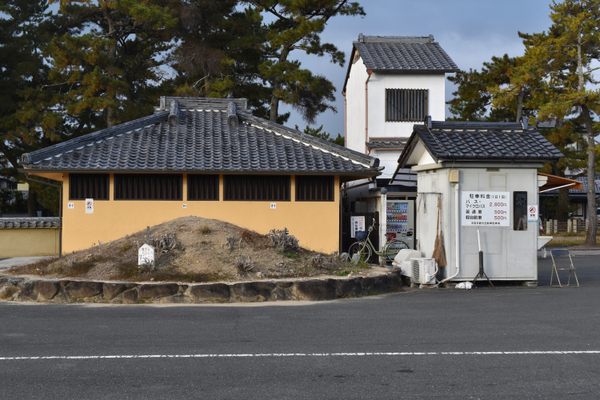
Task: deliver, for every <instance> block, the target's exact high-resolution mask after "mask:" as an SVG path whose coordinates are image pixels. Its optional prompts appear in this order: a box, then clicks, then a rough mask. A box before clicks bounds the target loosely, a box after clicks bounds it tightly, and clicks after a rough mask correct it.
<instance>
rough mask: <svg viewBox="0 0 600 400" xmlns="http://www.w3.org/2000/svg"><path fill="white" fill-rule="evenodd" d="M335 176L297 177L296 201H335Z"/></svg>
mask: <svg viewBox="0 0 600 400" xmlns="http://www.w3.org/2000/svg"><path fill="white" fill-rule="evenodd" d="M333 183H334V179H333V176H297V177H296V201H333V198H334V191H333Z"/></svg>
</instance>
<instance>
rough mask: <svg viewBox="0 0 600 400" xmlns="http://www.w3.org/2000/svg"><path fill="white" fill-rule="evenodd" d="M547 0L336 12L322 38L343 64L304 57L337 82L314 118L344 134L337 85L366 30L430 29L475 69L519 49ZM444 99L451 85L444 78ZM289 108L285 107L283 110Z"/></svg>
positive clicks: (422, 3)
mask: <svg viewBox="0 0 600 400" xmlns="http://www.w3.org/2000/svg"><path fill="white" fill-rule="evenodd" d="M550 3H551V0H362V1H361V4H362V5H363V7H364V9H365V11H366V13H367V15H366V16H365V17H364V18H358V17H336V19H334V20H332V21H331V22H330V23H329V25H328V26H327V28H326V30H325V32H324V34H323V35H322V40H323V41H327V42H331V43H334V44H335V45H337V46H338V48H339V49H340V50H342V51H344V52H345V53H346V65H345V66H344V67H343V68H342V67H339V66H336V65H333V64H331V63H330V62H329V59H327V58H325V57H322V58H319V57H307V56H305V57H302V58H301V60H302V62H303V64H304V66H305V67H306V68H309V69H310V70H312V71H314V72H319V73H320V74H322V75H325V76H326V77H327V78H328V79H330V80H331V81H332V82H333V83H334V84H335V86H336V88H337V94H336V97H337V99H336V103H335V105H336V107H337V109H338V112H337V113H333V112H327V113H323V114H321V115H320V116H319V117H318V118H317V122H316V126H319V125H321V124H323V125H324V126H325V129H326V131H328V132H330V133H331V134H332V135H333V136H335V135H337V134H338V133H342V134H343V128H344V103H343V96H342V94H341V88H342V85H343V82H344V76H345V73H346V67H347V63H348V58H349V54H350V50H351V49H352V41H353V40H356V38H357V37H358V34H359V33H364V34H365V35H395V36H397V35H403V36H404V35H406V36H426V35H429V34H432V35H434V37H435V39H436V40H437V41H438V42H439V43H440V44H441V46H442V47H443V48H444V50H446V52H447V53H448V54H449V55H450V57H452V59H453V60H454V61H455V62H456V64H458V66H459V68H461V69H463V70H466V69H469V68H476V69H479V68H480V67H481V64H482V63H483V62H484V61H487V60H489V59H490V58H491V57H492V56H493V55H502V54H504V53H508V54H509V55H519V54H521V53H522V51H523V47H522V45H521V41H520V39H519V37H518V35H517V32H519V31H521V32H527V33H532V32H540V31H543V30H545V29H547V28H548V26H549V25H550V19H549V17H548V15H549V11H550V10H549V5H550ZM447 86H448V87H447V90H446V92H447V94H446V97H447V99H450V98H451V95H452V94H451V93H452V87H450V82H447ZM288 110H289V108H287V107H283V109H282V110H281V111H282V112H285V111H288ZM296 124H297V125H298V126H299V127H300V129H302V128H304V126H305V125H306V122H305V121H303V120H302V118H301V117H300V116H299V115H298V114H297V113H295V112H294V111H292V116H291V117H290V119H289V120H288V122H287V124H286V125H288V126H290V127H293V126H294V125H296Z"/></svg>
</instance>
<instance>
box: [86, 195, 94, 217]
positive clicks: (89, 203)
mask: <svg viewBox="0 0 600 400" xmlns="http://www.w3.org/2000/svg"><path fill="white" fill-rule="evenodd" d="M85 213H86V214H93V213H94V199H85Z"/></svg>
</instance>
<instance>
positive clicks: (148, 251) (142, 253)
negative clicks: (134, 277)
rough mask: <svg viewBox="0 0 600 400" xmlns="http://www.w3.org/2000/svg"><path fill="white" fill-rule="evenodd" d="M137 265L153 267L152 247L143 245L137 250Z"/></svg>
mask: <svg viewBox="0 0 600 400" xmlns="http://www.w3.org/2000/svg"><path fill="white" fill-rule="evenodd" d="M138 265H154V246H151V245H149V244H147V243H144V244H143V245H142V246H141V247H140V248H139V249H138Z"/></svg>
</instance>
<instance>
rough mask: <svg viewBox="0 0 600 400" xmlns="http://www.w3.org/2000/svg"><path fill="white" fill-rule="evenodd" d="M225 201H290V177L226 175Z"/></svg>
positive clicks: (224, 181) (224, 179)
mask: <svg viewBox="0 0 600 400" xmlns="http://www.w3.org/2000/svg"><path fill="white" fill-rule="evenodd" d="M223 184H224V188H223V189H224V190H223V192H224V193H223V196H224V199H225V200H233V201H241V200H250V201H289V200H290V177H289V176H279V175H224V176H223Z"/></svg>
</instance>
